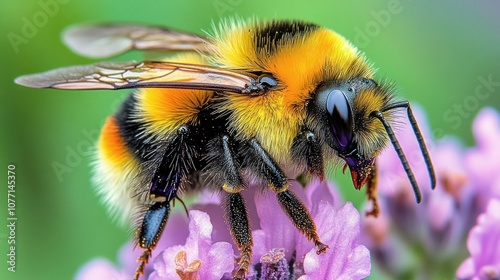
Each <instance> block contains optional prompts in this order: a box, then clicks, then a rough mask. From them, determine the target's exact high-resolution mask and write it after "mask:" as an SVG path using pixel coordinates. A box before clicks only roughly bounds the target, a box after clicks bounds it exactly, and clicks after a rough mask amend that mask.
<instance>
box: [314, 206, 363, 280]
mask: <svg viewBox="0 0 500 280" xmlns="http://www.w3.org/2000/svg"><path fill="white" fill-rule="evenodd" d="M319 204H320V205H319V208H318V213H317V215H315V216H314V218H315V221H316V224H317V227H318V234H319V235H320V237H321V239H322V241H323V242H324V243H325V244H328V245H329V246H330V249H329V250H327V251H326V253H325V254H322V255H317V254H316V251H315V249H314V248H313V249H311V251H310V252H309V253H307V254H306V256H305V259H304V271H305V272H306V275H307V277H305V279H361V278H364V277H366V276H368V275H369V274H370V269H371V264H370V254H369V251H368V249H366V247H365V246H362V245H359V244H358V243H357V241H358V236H359V232H360V217H359V213H358V211H357V210H356V209H355V208H354V206H353V205H352V204H351V203H349V202H348V203H346V204H345V205H344V206H342V207H341V208H340V209H338V210H337V211H335V209H334V208H333V206H332V205H330V204H329V203H326V202H320V203H319Z"/></svg>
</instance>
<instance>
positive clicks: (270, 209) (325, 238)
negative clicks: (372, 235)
mask: <svg viewBox="0 0 500 280" xmlns="http://www.w3.org/2000/svg"><path fill="white" fill-rule="evenodd" d="M290 188H291V190H292V191H293V192H295V193H296V194H297V195H298V196H299V197H301V198H302V199H303V201H305V202H306V205H307V204H309V203H313V204H312V205H307V206H308V207H309V209H311V215H312V216H313V219H314V221H315V222H316V226H317V229H318V234H319V236H320V238H321V241H322V242H323V243H325V244H327V245H328V246H330V249H328V250H327V251H326V254H322V255H317V254H316V249H315V248H314V246H313V244H312V243H311V242H309V241H308V240H307V239H306V238H305V237H304V236H303V235H302V234H300V233H299V232H298V231H297V230H296V229H295V227H294V226H293V225H292V223H291V222H290V221H289V220H288V218H287V217H286V215H285V214H284V213H283V212H282V211H281V209H280V207H279V205H278V203H277V202H276V199H275V198H274V196H270V195H261V194H258V193H257V194H256V196H255V204H256V205H259V208H258V209H257V213H258V215H259V218H260V226H261V229H260V230H256V231H254V252H255V255H257V256H258V255H262V254H266V253H267V252H269V251H271V250H274V249H275V248H283V249H284V253H285V255H286V256H287V260H288V262H289V264H290V265H291V266H292V267H293V268H294V269H293V271H294V276H295V277H298V276H301V277H300V278H299V279H302V280H305V279H362V278H364V277H367V276H368V275H369V274H370V268H371V264H370V255H369V252H368V250H367V249H366V247H364V246H362V245H360V244H359V242H358V238H359V234H360V217H359V212H358V211H357V210H356V209H355V208H354V207H353V206H352V204H351V203H346V204H345V205H344V206H342V207H341V208H339V209H335V207H334V206H333V203H334V201H337V200H339V198H338V197H337V198H335V196H336V195H335V194H334V192H332V191H331V190H332V187H331V186H330V184H328V183H327V182H323V183H319V182H312V183H311V184H309V185H308V186H307V187H306V188H305V191H306V192H304V189H303V188H302V187H301V186H300V185H298V184H292V185H291V187H290ZM304 196H305V199H304ZM290 255H291V256H292V257H289V256H290ZM304 274H305V275H304Z"/></svg>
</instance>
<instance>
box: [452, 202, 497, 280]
mask: <svg viewBox="0 0 500 280" xmlns="http://www.w3.org/2000/svg"><path fill="white" fill-rule="evenodd" d="M467 248H468V249H469V252H470V254H471V256H470V257H469V258H467V259H466V260H465V261H464V262H463V263H462V264H461V265H460V267H459V268H458V271H457V277H458V278H459V279H472V280H487V279H499V278H500V200H498V199H492V200H490V201H489V203H488V206H487V208H486V212H485V213H483V214H481V215H480V216H479V217H478V219H477V225H476V226H474V227H473V228H472V230H471V231H470V233H469V237H468V239H467Z"/></svg>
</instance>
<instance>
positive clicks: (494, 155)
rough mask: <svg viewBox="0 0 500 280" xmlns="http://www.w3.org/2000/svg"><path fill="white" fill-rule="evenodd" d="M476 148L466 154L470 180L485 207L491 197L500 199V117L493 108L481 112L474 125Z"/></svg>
mask: <svg viewBox="0 0 500 280" xmlns="http://www.w3.org/2000/svg"><path fill="white" fill-rule="evenodd" d="M473 133H474V138H475V139H476V146H475V147H474V148H471V149H470V150H469V151H467V153H466V161H465V162H466V167H467V171H468V174H469V178H470V180H471V181H472V182H474V185H475V187H476V188H477V189H478V192H480V193H481V196H480V203H481V204H482V205H483V206H484V207H485V206H486V203H487V201H488V200H489V199H490V197H496V198H500V173H499V172H498V171H499V170H500V145H499V143H500V116H499V114H498V112H496V111H495V110H493V109H492V108H485V109H483V110H481V111H480V112H479V114H478V115H477V117H476V119H475V120H474V124H473Z"/></svg>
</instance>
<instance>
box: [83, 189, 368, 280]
mask: <svg viewBox="0 0 500 280" xmlns="http://www.w3.org/2000/svg"><path fill="white" fill-rule="evenodd" d="M290 189H291V190H292V191H293V192H295V194H296V195H297V196H298V197H300V198H301V199H302V200H303V201H304V203H305V204H306V206H308V208H309V209H310V210H311V214H312V216H313V218H314V220H315V222H316V225H317V230H318V234H319V236H320V237H321V240H322V242H324V243H325V244H328V245H329V246H330V249H328V250H327V253H326V254H322V255H319V256H318V255H316V251H315V248H314V245H313V244H312V243H311V242H309V241H308V240H307V239H306V238H305V237H304V236H303V235H302V234H300V233H299V232H298V231H297V229H296V228H295V227H294V226H293V224H292V223H291V222H290V220H289V219H288V218H287V217H286V215H285V214H284V213H283V211H282V210H281V208H280V206H279V205H278V202H277V200H276V195H275V194H274V193H273V192H271V191H267V192H264V193H262V192H260V191H256V190H260V187H259V186H256V185H251V186H250V187H249V189H248V190H245V191H244V197H245V199H246V201H247V207H248V210H249V213H250V219H251V224H252V229H253V240H254V248H253V249H254V250H253V251H254V255H253V259H252V261H253V266H252V267H250V272H249V274H248V277H247V279H268V278H269V277H271V278H272V279H278V280H279V279H288V278H289V277H290V276H292V277H293V278H294V279H297V278H299V277H301V278H300V279H361V278H364V277H366V276H368V275H369V274H370V268H371V264H370V255H369V252H368V250H367V249H366V247H364V246H362V245H360V244H359V242H358V237H359V234H360V217H359V213H358V212H357V210H356V209H355V208H354V207H353V206H352V204H351V203H346V204H345V205H344V206H342V207H340V208H339V209H335V207H334V202H335V204H338V202H339V201H340V197H339V196H338V195H337V194H336V193H335V192H334V190H333V187H332V186H331V185H330V184H328V183H327V182H323V183H319V182H313V183H311V184H309V185H308V186H307V187H306V188H303V187H302V186H300V185H299V184H298V183H295V182H293V183H291V186H290ZM199 201H203V202H204V203H205V204H195V205H193V206H191V207H190V208H191V209H198V210H191V211H190V220H189V236H188V237H187V239H186V236H187V235H188V233H187V232H185V231H184V230H182V226H184V227H186V225H185V220H184V219H182V218H181V217H182V216H183V215H182V214H181V212H174V213H173V214H172V215H171V219H170V221H169V222H168V223H167V226H166V228H165V233H164V234H163V237H162V239H161V240H160V242H159V244H158V245H157V248H156V249H155V250H154V251H153V252H154V253H155V254H156V257H154V259H153V261H150V264H149V265H148V266H147V267H146V277H147V276H149V278H148V279H151V280H157V279H162V280H163V279H217V280H218V279H230V277H231V275H232V273H233V270H234V267H235V256H234V254H235V253H237V251H236V250H235V249H236V248H235V247H234V245H231V244H232V238H231V237H230V235H229V233H228V232H229V231H228V229H227V225H226V224H225V223H224V220H223V218H222V217H223V213H222V209H221V206H220V205H219V204H220V200H219V199H215V198H213V197H211V195H209V197H207V194H203V195H202V197H201V198H200V199H199ZM207 213H208V214H207ZM209 216H210V218H209ZM173 223H175V224H176V225H175V226H174V230H172V226H173V225H172V224H173ZM182 224H184V225H182ZM166 239H174V241H170V240H169V241H166ZM182 240H185V242H184V241H182ZM228 242H231V244H230V243H228ZM181 244H184V245H181ZM140 253H141V252H140V250H135V251H134V252H133V253H132V251H131V244H127V245H126V246H125V248H124V249H123V250H122V253H121V255H122V257H121V264H122V267H123V268H122V269H117V268H115V267H113V266H112V265H110V264H109V263H107V262H106V261H103V260H98V261H92V262H90V263H89V264H87V265H86V266H85V267H84V268H82V269H81V271H80V273H79V274H78V277H80V278H78V279H79V280H84V279H98V278H92V276H93V275H95V274H99V273H100V274H102V275H117V277H122V276H123V277H124V278H130V277H131V275H133V272H134V270H135V268H136V263H135V259H136V258H137V256H138V255H139V254H140ZM151 263H153V267H151ZM290 274H293V275H290ZM258 275H260V278H257V276H258ZM266 277H267V278H266ZM118 279H119V278H118ZM144 279H146V278H144Z"/></svg>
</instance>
